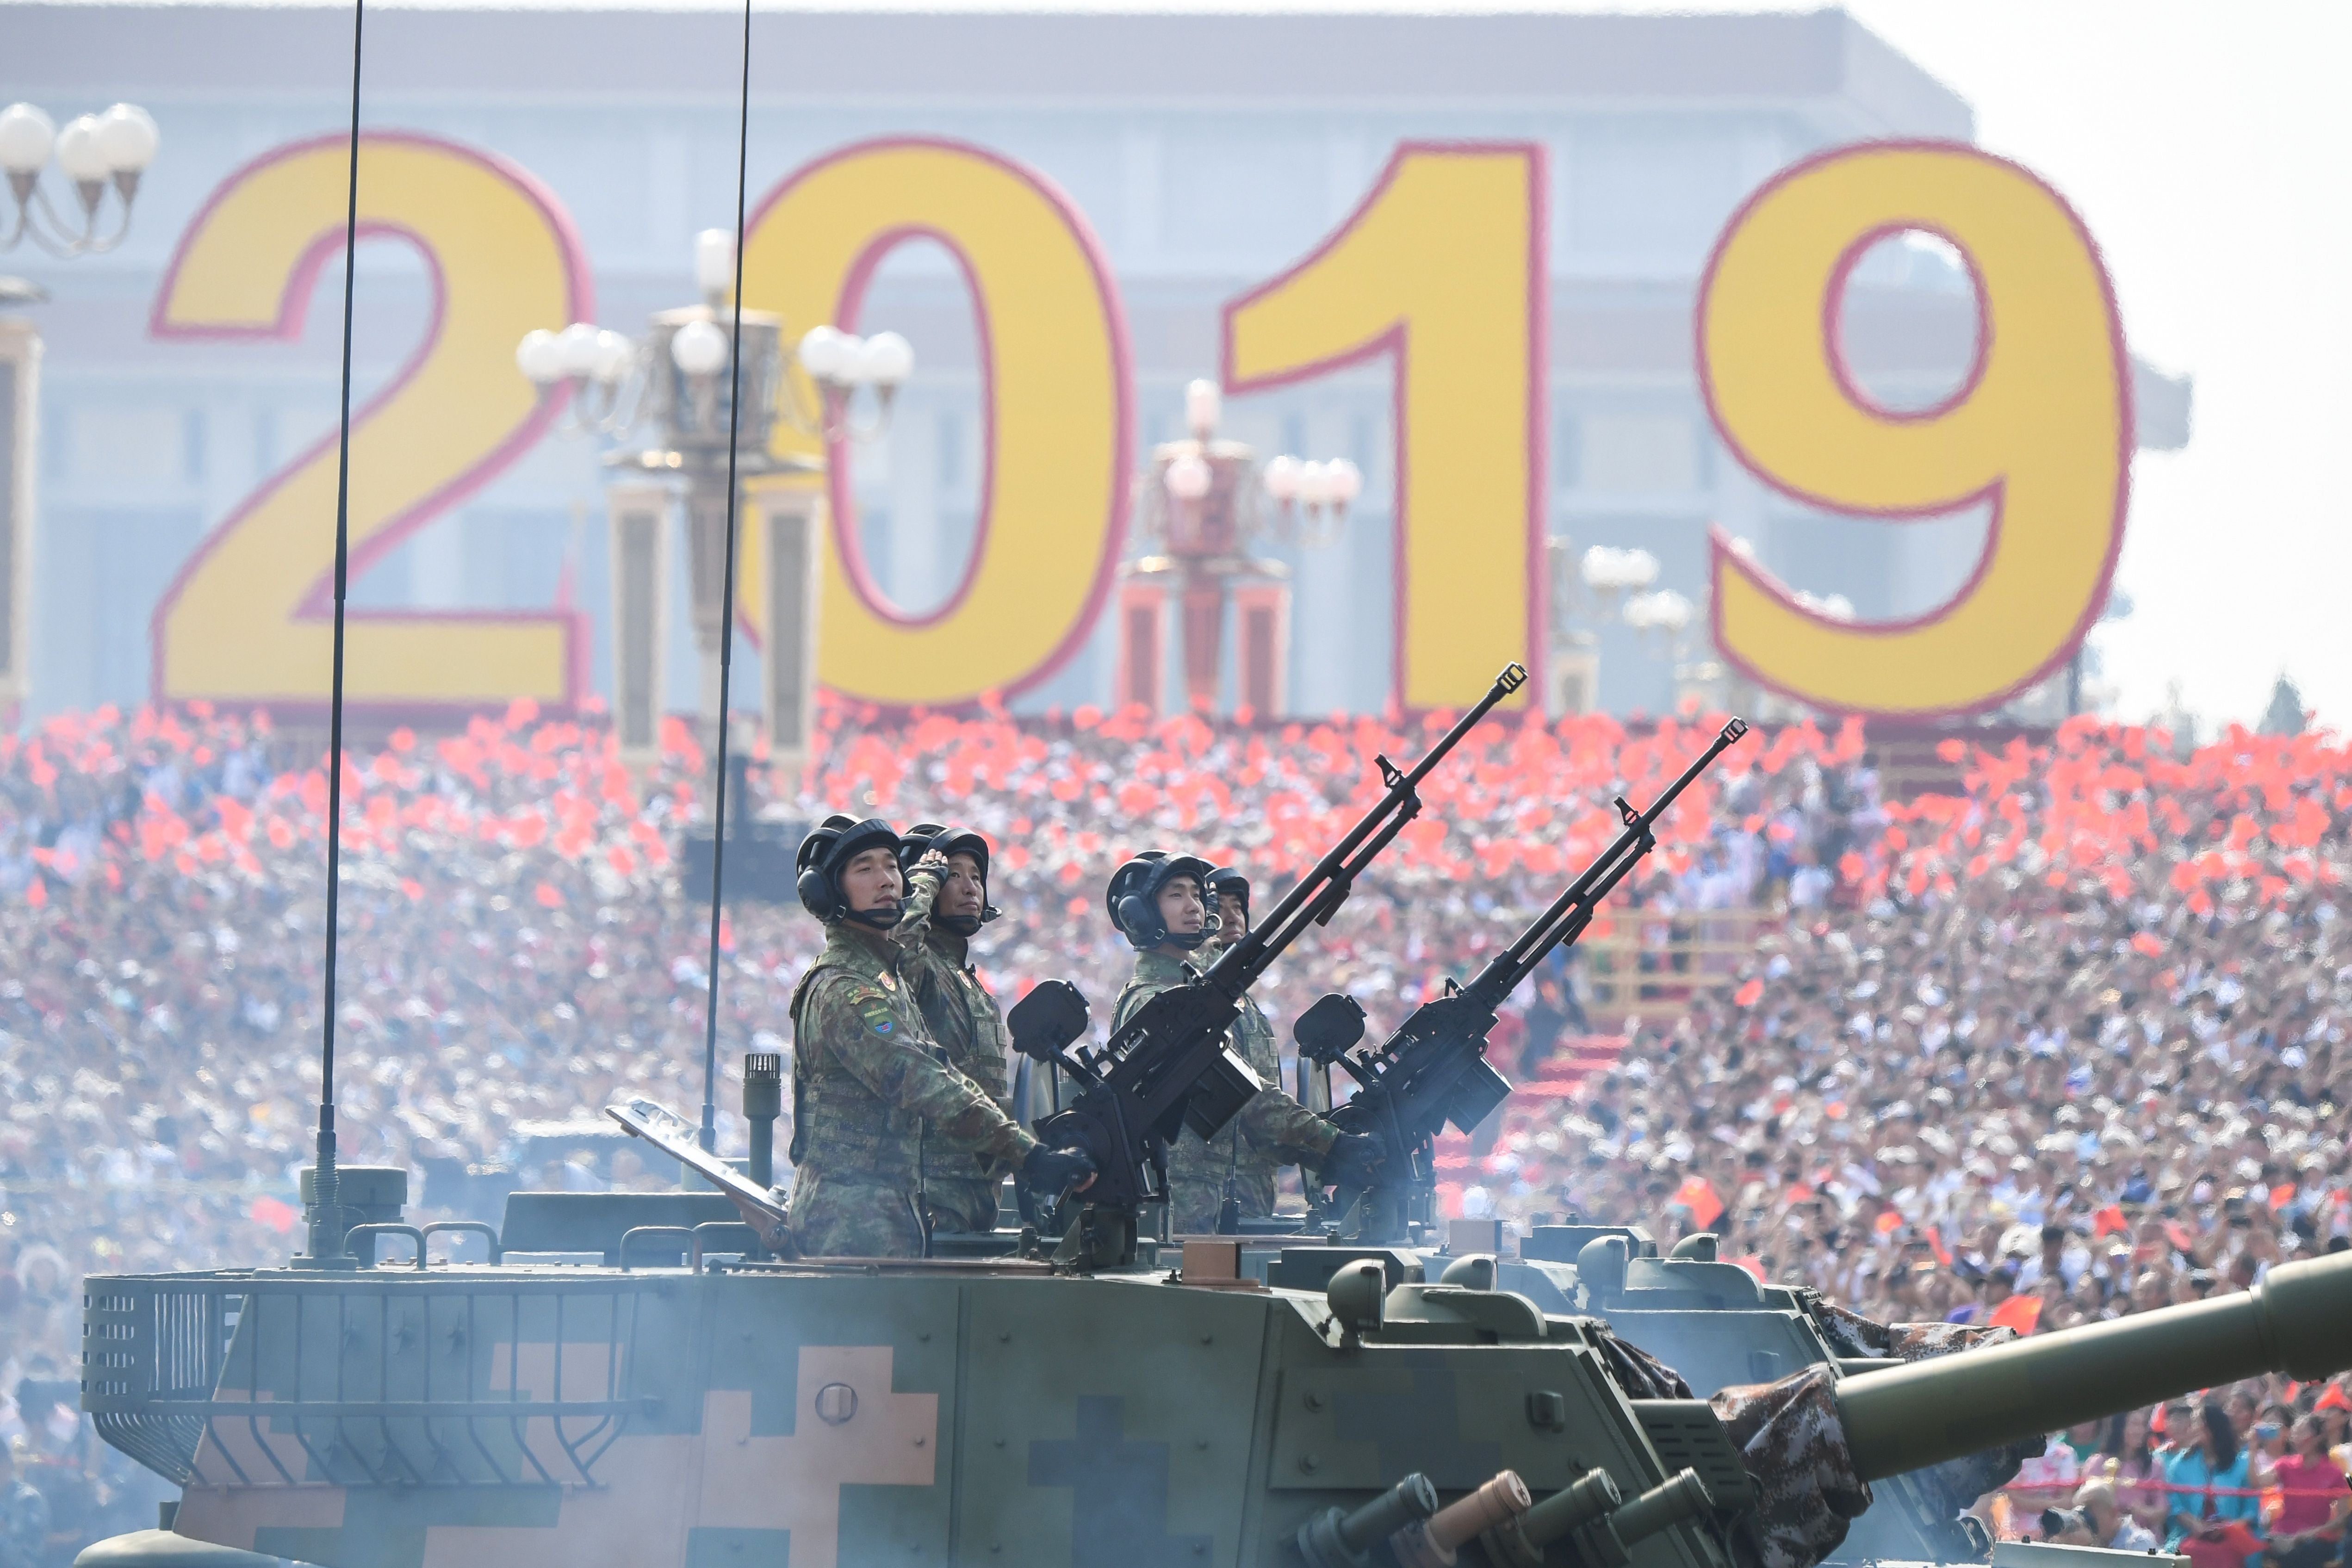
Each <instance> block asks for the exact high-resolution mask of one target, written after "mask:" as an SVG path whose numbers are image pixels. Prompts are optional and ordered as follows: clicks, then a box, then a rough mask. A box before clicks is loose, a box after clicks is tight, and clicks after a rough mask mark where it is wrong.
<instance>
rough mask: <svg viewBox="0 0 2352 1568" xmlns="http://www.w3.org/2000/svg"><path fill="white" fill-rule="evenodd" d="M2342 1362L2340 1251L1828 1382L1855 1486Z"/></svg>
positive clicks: (2345, 1306)
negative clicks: (2246, 1285) (2202, 1294)
mask: <svg viewBox="0 0 2352 1568" xmlns="http://www.w3.org/2000/svg"><path fill="white" fill-rule="evenodd" d="M2347 1367H2352V1252H2345V1253H2337V1254H2335V1255H2334V1256H2331V1257H2326V1258H2317V1259H2311V1260H2305V1261H2304V1262H2299V1263H2283V1264H2281V1265H2279V1266H2278V1267H2276V1268H2274V1269H2273V1270H2270V1272H2269V1273H2268V1274H2267V1275H2266V1276H2265V1277H2264V1278H2263V1282H2262V1283H2261V1284H2259V1285H2256V1286H2255V1287H2254V1288H2253V1289H2252V1290H2251V1291H2245V1292H2244V1293H2242V1294H2237V1295H2229V1296H2221V1297H2217V1298H2214V1299H2212V1300H2209V1301H2190V1302H2187V1303H2185V1304H2183V1305H2180V1306H2177V1307H2166V1308H2161V1309H2159V1310H2158V1311H2156V1312H2146V1313H2142V1314H2140V1315H2137V1316H2135V1317H2129V1318H2120V1319H2117V1320H2116V1321H2114V1322H2102V1323H2089V1324H2085V1325H2084V1326H2083V1327H2080V1328H2072V1329H2062V1330H2059V1331H2057V1332H2055V1333H2048V1334H2038V1335H2036V1336H2034V1337H2033V1338H2032V1339H2023V1340H2018V1341H2016V1342H2014V1343H2009V1344H2000V1345H1993V1346H1990V1347H1989V1348H1986V1349H1982V1350H1972V1351H1967V1352H1964V1353H1962V1354H1958V1355H1948V1356H1942V1357H1938V1358H1937V1359H1935V1360H1932V1361H1922V1362H1914V1363H1913V1364H1910V1365H1908V1366H1903V1367H1897V1368H1895V1369H1893V1370H1890V1371H1885V1372H1870V1373H1864V1375H1861V1376H1859V1377H1849V1378H1846V1379H1843V1381H1841V1382H1840V1383H1839V1384H1838V1385H1837V1407H1838V1416H1839V1418H1840V1420H1841V1422H1842V1423H1843V1426H1844V1427H1845V1436H1846V1446H1847V1448H1848V1450H1849V1451H1850V1452H1851V1453H1852V1454H1853V1460H1854V1466H1855V1469H1858V1470H1859V1471H1860V1472H1861V1475H1862V1479H1864V1480H1879V1479H1885V1477H1888V1476H1894V1475H1900V1474H1902V1473H1904V1472H1905V1471H1906V1470H1916V1469H1925V1468H1926V1467H1927V1466H1929V1465H1935V1464H1941V1463H1943V1462H1944V1461H1945V1460H1947V1459H1956V1458H1960V1457H1961V1456H1962V1455H1964V1454H1974V1453H1979V1452H1981V1451H1983V1450H1984V1449H1987V1448H1996V1447H1998V1446H2000V1445H2001V1444H2004V1443H2013V1442H2017V1441H2019V1440H2020V1439H2021V1438H2026V1437H2034V1436H2036V1435H2037V1434H2040V1433H2043V1432H2054V1431H2057V1430H2058V1429H2060V1428H2061V1427H2071V1426H2074V1424H2076V1423H2077V1422H2082V1421H2090V1420H2095V1419H2097V1418H2099V1417H2101V1416H2113V1415H2116V1414H2119V1413H2120V1412H2123V1411H2126V1410H2132V1409H2137V1408H2138V1407H2139V1406H2144V1405H2154V1404H2158V1403H2160V1402H2161V1401H2163V1400H2167V1399H2174V1398H2178V1397H2179V1396H2182V1395H2184V1394H2191V1393H2194V1392H2196V1391H2197V1390H2199V1389H2200V1388H2212V1387H2217V1386H2219V1385H2222V1384H2225V1383H2235V1382H2237V1381H2238V1380H2239V1379H2240V1378H2244V1377H2252V1376H2254V1375H2258V1374H2261V1373H2265V1372H2284V1373H2285V1374H2287V1375H2289V1376H2292V1377H2297V1378H2302V1379H2305V1380H2306V1381H2308V1380H2313V1379H2317V1378H2322V1377H2326V1376H2327V1375H2331V1374H2333V1373H2337V1372H2341V1371H2343V1370H2345V1369H2346V1368H2347Z"/></svg>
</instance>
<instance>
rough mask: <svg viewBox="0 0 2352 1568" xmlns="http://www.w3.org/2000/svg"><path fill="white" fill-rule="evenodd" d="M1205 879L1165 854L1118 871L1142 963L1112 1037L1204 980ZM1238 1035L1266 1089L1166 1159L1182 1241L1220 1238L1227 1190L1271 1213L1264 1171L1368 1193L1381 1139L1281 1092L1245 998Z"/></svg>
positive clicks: (1119, 899)
mask: <svg viewBox="0 0 2352 1568" xmlns="http://www.w3.org/2000/svg"><path fill="white" fill-rule="evenodd" d="M1209 873H1210V867H1209V863H1208V862H1206V861H1202V860H1197V859H1195V858H1194V857H1192V856H1191V855H1171V854H1168V853H1166V852H1164V851H1159V850H1153V851H1150V852H1146V853H1144V854H1140V855H1138V856H1137V857H1136V858H1135V859H1133V860H1131V861H1129V862H1127V863H1126V864H1125V865H1123V866H1121V867H1119V868H1118V871H1117V872H1116V873H1113V875H1112V877H1111V880H1110V888H1109V891H1108V895H1107V897H1106V899H1105V902H1106V903H1107V904H1108V905H1109V908H1110V916H1111V921H1112V923H1113V924H1114V925H1117V926H1118V929H1119V933H1120V935H1122V936H1125V937H1126V938H1127V939H1128V941H1129V943H1130V944H1132V945H1133V946H1134V947H1135V948H1136V955H1135V976H1134V977H1133V978H1132V979H1130V980H1129V981H1128V983H1127V985H1126V987H1125V988H1123V989H1121V990H1120V992H1119V993H1118V1005H1117V1007H1116V1008H1115V1009H1113V1011H1112V1015H1111V1028H1112V1029H1114V1030H1116V1029H1118V1028H1119V1027H1120V1026H1122V1025H1123V1024H1125V1023H1126V1022H1127V1020H1128V1019H1129V1017H1130V1016H1132V1015H1133V1013H1134V1012H1135V1010H1136V1009H1138V1008H1139V1007H1141V1006H1142V1005H1143V1004H1144V1003H1145V1002H1146V1001H1147V1000H1149V999H1150V998H1152V997H1155V996H1157V995H1159V994H1160V992H1161V991H1164V990H1168V989H1170V988H1172V987H1176V986H1181V985H1183V984H1184V983H1186V982H1187V981H1188V980H1191V979H1192V978H1194V977H1197V976H1198V975H1199V974H1200V973H1201V971H1200V970H1199V969H1197V968H1195V967H1193V966H1192V963H1191V962H1189V959H1190V957H1191V956H1192V955H1193V954H1194V953H1196V952H1198V951H1199V950H1200V949H1201V947H1202V944H1203V943H1204V942H1205V941H1206V940H1207V938H1208V936H1209V935H1210V928H1209V921H1208V911H1207V908H1206V905H1205V904H1204V902H1203V894H1204V889H1205V887H1206V884H1207V882H1208V878H1209ZM1253 1020H1255V1021H1254V1022H1253ZM1232 1032H1233V1036H1234V1039H1233V1045H1234V1051H1236V1053H1237V1054H1239V1055H1240V1056H1241V1057H1242V1059H1243V1060H1244V1061H1247V1062H1248V1063H1249V1065H1250V1069H1251V1071H1255V1073H1256V1074H1257V1075H1258V1077H1259V1079H1260V1080H1261V1081H1262V1082H1264V1083H1265V1085H1266V1087H1265V1088H1264V1089H1262V1090H1260V1091H1259V1092H1258V1093H1257V1094H1256V1095H1255V1096H1254V1097H1253V1098H1252V1099H1251V1100H1250V1102H1249V1103H1247V1104H1246V1105H1244V1106H1243V1107H1242V1109H1241V1113H1240V1114H1238V1115H1236V1116H1235V1117H1234V1119H1233V1120H1232V1121H1231V1122H1229V1123H1227V1124H1225V1126H1224V1128H1223V1131H1221V1132H1220V1133H1218V1134H1217V1135H1216V1137H1215V1138H1213V1139H1212V1140H1210V1141H1208V1142H1206V1143H1203V1142H1202V1140H1201V1138H1200V1136H1199V1135H1198V1134H1194V1133H1192V1132H1191V1131H1190V1130H1186V1131H1184V1132H1181V1133H1179V1134H1177V1136H1176V1140H1175V1142H1174V1144H1173V1145H1172V1146H1171V1148H1170V1149H1169V1151H1168V1197H1169V1217H1170V1224H1171V1228H1173V1230H1174V1231H1175V1233H1176V1234H1178V1235H1180V1236H1181V1235H1193V1236H1201V1235H1207V1234H1209V1233H1211V1232H1213V1230H1215V1229H1216V1228H1217V1222H1218V1217H1219V1211H1220V1209H1221V1208H1223V1205H1224V1202H1225V1196H1226V1193H1227V1192H1228V1190H1231V1191H1233V1192H1234V1195H1235V1197H1237V1199H1238V1200H1239V1207H1240V1211H1241V1213H1242V1214H1244V1215H1247V1214H1256V1215H1267V1214H1271V1213H1273V1212H1274V1183H1273V1179H1272V1176H1271V1175H1270V1174H1268V1175H1266V1176H1265V1179H1264V1183H1263V1188H1262V1190H1261V1189H1260V1188H1259V1186H1257V1185H1256V1184H1257V1182H1258V1180H1259V1176H1258V1173H1259V1172H1260V1171H1261V1170H1263V1171H1265V1172H1267V1173H1270V1172H1271V1171H1272V1170H1273V1169H1274V1167H1276V1166H1284V1165H1292V1164H1297V1165H1302V1166H1316V1167H1318V1168H1319V1169H1320V1171H1321V1172H1322V1175H1323V1179H1325V1180H1327V1181H1333V1182H1339V1181H1344V1182H1346V1183H1347V1184H1348V1185H1349V1186H1369V1185H1370V1173H1371V1170H1372V1167H1373V1166H1375V1165H1376V1164H1377V1163H1378V1160H1379V1153H1380V1145H1379V1143H1378V1141H1377V1140H1375V1139H1373V1138H1370V1137H1366V1136H1363V1135H1362V1134H1349V1133H1341V1132H1340V1131H1339V1129H1338V1128H1337V1127H1334V1126H1333V1125H1332V1124H1330V1123H1328V1122H1327V1121H1325V1120H1324V1119H1323V1118H1322V1117H1320V1116H1318V1115H1316V1114H1314V1113H1312V1112H1310V1111H1308V1110H1307V1109H1306V1108H1305V1107H1303V1106H1302V1105H1300V1104H1299V1103H1298V1102H1297V1101H1296V1100H1293V1099H1292V1098H1291V1097H1290V1096H1289V1095H1287V1094H1285V1093H1284V1092H1282V1090H1281V1089H1280V1088H1279V1087H1278V1081H1279V1077H1280V1071H1281V1069H1280V1063H1279V1062H1278V1061H1277V1060H1276V1054H1275V1046H1274V1030H1273V1028H1272V1026H1271V1025H1269V1024H1268V1023H1267V1022H1266V1019H1265V1014H1264V1013H1262V1012H1259V1011H1258V1010H1257V1008H1256V1007H1255V1005H1254V1004H1252V1003H1249V1002H1248V1001H1247V1000H1246V999H1244V1004H1243V1010H1242V1016H1241V1018H1240V1019H1238V1020H1236V1022H1235V1024H1234V1030H1233V1031H1232ZM1244 1160H1246V1161H1247V1162H1248V1164H1247V1166H1246V1167H1245V1166H1244Z"/></svg>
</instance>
